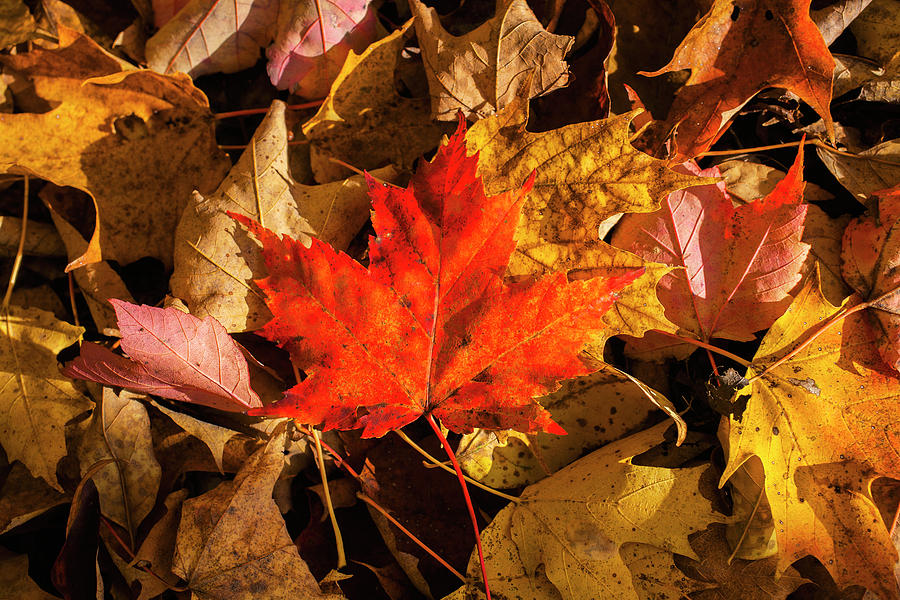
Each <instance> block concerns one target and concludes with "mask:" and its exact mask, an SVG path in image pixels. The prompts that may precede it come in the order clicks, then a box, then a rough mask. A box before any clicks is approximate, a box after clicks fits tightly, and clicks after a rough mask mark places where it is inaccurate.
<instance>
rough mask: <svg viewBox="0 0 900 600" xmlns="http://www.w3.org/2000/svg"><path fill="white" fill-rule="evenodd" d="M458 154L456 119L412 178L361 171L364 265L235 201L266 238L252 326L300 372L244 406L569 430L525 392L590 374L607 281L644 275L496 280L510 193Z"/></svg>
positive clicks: (372, 430)
mask: <svg viewBox="0 0 900 600" xmlns="http://www.w3.org/2000/svg"><path fill="white" fill-rule="evenodd" d="M477 164H478V158H477V156H466V146H465V122H464V121H462V120H461V121H460V125H459V128H458V129H457V131H456V133H455V134H454V135H453V137H451V138H450V140H449V142H448V144H447V145H445V146H443V147H442V148H441V149H439V150H438V152H437V155H436V156H435V158H434V160H433V161H431V162H430V163H423V164H422V166H421V168H419V170H418V172H417V173H416V174H415V175H414V176H413V178H412V180H411V182H410V184H409V187H407V188H406V189H401V188H395V187H386V186H383V185H381V184H378V183H376V182H375V181H374V180H372V179H371V178H369V189H370V195H371V197H372V204H373V208H374V215H373V217H372V223H373V226H374V228H375V231H376V233H377V237H375V238H372V239H370V241H369V258H370V263H369V268H368V269H366V268H365V267H363V266H362V265H360V264H359V263H357V262H355V261H354V260H353V259H352V258H350V257H349V256H347V255H346V254H342V253H339V252H336V251H335V250H333V249H332V248H331V246H329V245H327V244H325V243H323V242H321V241H318V240H316V239H313V241H312V245H311V247H310V248H306V247H304V246H303V245H302V244H301V243H300V242H298V241H296V240H294V239H291V238H290V237H288V236H284V237H282V238H279V237H278V236H277V235H276V234H274V233H273V232H271V231H269V230H268V229H265V228H264V227H262V226H261V225H260V224H259V223H256V222H254V221H251V220H250V219H248V218H246V217H244V216H241V215H236V214H232V215H231V216H232V217H233V218H234V219H236V220H238V221H240V222H241V223H243V224H244V225H246V226H247V227H248V228H249V229H250V231H251V232H252V233H253V234H254V235H255V236H256V237H257V239H259V240H260V241H261V242H262V245H263V255H264V257H265V261H266V266H267V268H268V271H269V277H267V278H266V279H263V280H260V281H258V282H257V283H258V284H259V286H260V288H261V289H262V290H263V291H264V292H265V294H266V298H267V304H268V306H269V309H270V310H271V312H272V314H273V315H274V318H273V319H272V320H271V321H270V322H269V323H268V324H267V325H266V326H265V327H264V328H263V329H262V331H261V333H262V335H264V336H265V337H266V338H268V339H270V340H273V341H275V342H277V343H278V344H279V345H280V346H281V347H283V348H285V349H287V350H288V351H289V352H290V354H291V358H292V360H293V362H294V364H295V366H297V367H298V368H300V369H302V370H304V371H305V372H306V373H307V374H308V377H307V379H305V380H303V381H301V382H300V383H298V384H297V385H296V386H294V387H293V388H291V389H290V390H288V391H287V393H286V394H285V397H284V399H283V400H282V401H281V402H277V403H275V404H273V405H271V406H268V407H265V408H262V409H257V410H254V411H251V414H264V415H273V416H288V417H294V418H296V419H298V420H299V421H302V422H304V423H311V424H320V425H321V426H322V428H323V429H325V430H327V429H355V428H358V427H364V428H365V429H364V431H363V436H365V437H378V436H382V435H384V434H385V433H387V432H388V431H390V430H393V429H398V428H400V427H403V426H404V425H406V424H407V423H410V422H411V421H414V420H415V419H417V418H418V417H420V416H422V415H424V414H433V415H434V416H436V417H438V418H440V419H441V421H442V422H443V423H444V425H445V426H446V427H448V428H449V429H451V430H453V431H457V432H463V431H471V429H472V428H473V427H482V428H489V429H507V428H509V429H516V430H519V431H522V432H538V431H547V432H552V433H565V432H564V431H563V430H562V428H561V427H560V426H559V425H557V424H556V423H554V422H553V421H552V420H551V418H550V415H549V413H548V412H547V411H546V410H544V409H543V408H542V407H541V406H540V405H539V404H538V403H537V402H536V401H535V400H534V398H535V397H537V396H541V395H544V394H546V393H549V392H551V391H553V390H555V389H556V388H557V387H558V382H559V381H560V380H562V379H567V378H570V377H575V376H578V375H583V374H587V373H589V372H591V371H592V370H594V369H592V368H591V367H590V366H589V365H588V364H586V363H585V362H584V361H583V360H582V359H581V358H580V357H579V352H580V350H581V348H582V345H583V344H584V342H585V341H586V340H587V339H588V337H589V336H590V334H591V332H592V331H594V330H597V329H601V328H603V327H604V323H603V321H602V319H601V317H602V316H603V313H605V312H606V310H607V309H608V308H609V306H610V305H611V303H612V301H613V299H614V292H615V291H616V290H619V289H621V288H622V287H624V286H625V285H627V284H628V283H629V282H630V281H632V280H633V279H634V278H635V277H637V276H638V275H639V274H640V272H639V271H636V272H632V273H629V274H627V275H624V276H621V277H617V278H610V279H603V278H594V279H589V280H585V281H571V282H570V281H568V280H567V278H566V275H565V274H564V273H557V274H554V275H550V276H547V277H544V278H542V279H540V280H529V281H517V282H510V281H506V280H504V273H505V271H506V267H507V263H508V262H509V258H510V256H511V254H512V252H513V249H514V248H515V241H514V239H513V236H514V233H515V230H516V225H517V223H518V219H519V211H520V207H521V204H522V201H523V199H524V197H525V194H526V193H527V192H528V191H529V190H530V188H531V186H532V182H533V179H534V178H533V176H532V178H531V179H529V181H528V182H526V183H525V185H524V186H523V188H522V189H521V190H519V192H518V193H512V192H508V193H504V194H500V195H497V196H490V197H487V196H485V194H484V188H483V186H482V183H481V179H480V178H478V177H476V175H475V172H476V168H477Z"/></svg>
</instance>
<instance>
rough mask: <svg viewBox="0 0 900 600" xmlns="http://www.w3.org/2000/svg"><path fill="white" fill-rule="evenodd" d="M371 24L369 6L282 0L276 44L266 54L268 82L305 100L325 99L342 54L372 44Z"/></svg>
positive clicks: (349, 0) (344, 0) (338, 0)
mask: <svg viewBox="0 0 900 600" xmlns="http://www.w3.org/2000/svg"><path fill="white" fill-rule="evenodd" d="M376 22H377V21H376V16H375V6H374V5H373V4H372V3H371V0H310V1H308V2H285V1H284V0H282V2H281V9H280V10H279V11H278V21H277V29H276V32H275V41H274V42H273V43H272V45H271V46H269V49H268V50H266V56H267V57H268V59H269V64H268V65H267V67H266V70H267V71H268V73H269V79H271V81H272V84H273V85H275V86H276V87H277V88H278V89H281V90H284V89H289V88H294V90H293V91H294V93H295V94H298V95H300V96H305V97H307V98H321V97H322V96H325V95H327V94H328V89H329V88H330V87H331V83H332V82H333V81H334V78H335V77H336V76H337V74H338V72H340V70H341V66H342V65H343V64H344V59H346V58H347V54H348V53H349V52H350V51H351V50H353V51H354V52H362V51H363V50H365V49H366V46H368V45H369V44H370V43H372V42H374V41H375V38H376V35H377V34H376V31H375V27H376Z"/></svg>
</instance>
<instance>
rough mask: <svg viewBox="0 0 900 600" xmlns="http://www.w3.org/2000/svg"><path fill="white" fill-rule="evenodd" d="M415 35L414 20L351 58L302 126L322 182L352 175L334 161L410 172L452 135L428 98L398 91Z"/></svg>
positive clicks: (317, 173) (314, 168) (352, 54)
mask: <svg viewBox="0 0 900 600" xmlns="http://www.w3.org/2000/svg"><path fill="white" fill-rule="evenodd" d="M412 34H413V29H412V20H410V21H408V22H407V23H406V24H405V25H403V27H401V28H400V29H398V30H397V31H395V32H394V33H392V34H391V35H389V36H387V37H386V38H384V39H381V40H378V41H377V42H375V43H374V44H372V45H370V46H369V47H368V48H366V49H365V50H364V51H363V53H362V54H357V53H356V52H350V54H349V55H348V56H347V60H346V61H345V62H344V66H343V67H342V68H341V72H340V73H339V74H338V76H337V79H335V80H334V83H333V84H332V85H331V92H330V93H329V94H328V97H327V98H325V103H324V104H322V106H321V107H320V108H319V112H317V113H316V114H315V116H313V118H312V119H310V120H309V121H307V122H306V123H304V125H303V134H304V135H305V136H306V137H307V138H309V141H310V156H311V160H312V167H313V173H315V175H316V180H317V181H319V182H322V183H324V182H328V181H335V180H337V179H343V178H345V177H347V175H348V174H349V173H350V171H348V170H347V169H345V168H344V167H341V166H339V165H336V164H334V163H332V162H330V161H329V160H328V158H329V157H333V158H337V159H340V160H342V161H344V162H346V163H349V164H350V165H352V166H354V167H356V168H358V169H374V168H376V167H381V166H384V165H385V164H388V163H391V164H394V165H397V166H399V167H401V168H408V167H410V166H412V163H413V161H414V160H415V159H417V158H419V156H420V155H422V154H423V153H424V152H426V151H427V150H430V149H431V148H434V147H435V146H437V145H438V142H439V141H440V139H441V134H443V133H449V132H450V131H452V128H451V126H450V125H449V124H447V123H444V124H441V123H436V122H434V121H432V120H431V109H430V108H429V105H428V99H427V98H406V97H403V96H400V95H399V94H397V92H396V90H395V88H394V72H395V71H396V70H397V69H398V67H399V64H400V61H401V60H405V59H403V58H402V57H401V51H402V50H403V48H404V46H405V45H406V43H407V42H408V40H409V38H410V37H412ZM520 183H521V182H520Z"/></svg>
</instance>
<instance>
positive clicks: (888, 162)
mask: <svg viewBox="0 0 900 600" xmlns="http://www.w3.org/2000/svg"><path fill="white" fill-rule="evenodd" d="M801 145H803V146H806V145H811V146H815V147H816V148H821V149H822V150H825V151H826V152H830V153H832V154H837V155H839V156H846V157H847V158H855V159H857V160H868V161H872V162H877V163H881V164H884V165H890V166H892V167H900V162H897V161H893V160H887V159H884V158H878V157H877V156H864V155H860V154H854V153H853V152H846V151H844V150H838V149H837V148H835V147H833V146H829V145H828V144H826V143H825V142H823V141H822V140H818V139H813V140H806V141H801V142H785V143H784V144H772V145H770V146H755V147H753V148H739V149H736V150H710V151H709V152H702V153H700V154H698V155H697V158H705V157H707V156H734V155H735V154H749V153H752V152H766V151H768V150H778V149H781V148H796V147H797V146H801Z"/></svg>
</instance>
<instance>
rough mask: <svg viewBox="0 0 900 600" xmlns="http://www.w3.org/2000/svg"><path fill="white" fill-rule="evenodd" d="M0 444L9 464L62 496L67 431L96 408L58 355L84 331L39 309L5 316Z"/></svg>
mask: <svg viewBox="0 0 900 600" xmlns="http://www.w3.org/2000/svg"><path fill="white" fill-rule="evenodd" d="M0 332H2V337H0V444H3V449H4V450H6V454H7V456H8V457H9V460H11V461H12V460H19V461H21V462H22V463H23V464H24V465H25V466H26V467H28V470H29V471H31V473H32V474H33V475H34V476H36V477H41V478H42V479H44V481H46V482H47V483H48V484H50V486H51V487H53V488H55V489H57V490H59V491H62V487H61V486H60V485H59V483H58V482H57V480H56V464H57V463H58V462H59V460H60V459H61V458H62V457H64V456H65V455H66V453H67V452H66V437H65V430H64V428H63V425H64V424H65V423H66V422H68V421H69V420H70V419H72V418H73V417H75V416H76V415H78V414H79V413H81V412H83V411H85V410H87V409H88V408H89V407H90V405H91V403H90V401H89V400H88V399H87V398H85V397H84V396H82V395H81V394H80V393H79V392H78V390H76V389H75V387H74V386H73V385H72V382H71V381H68V380H67V379H66V378H64V377H60V376H59V375H58V374H57V373H58V367H57V364H56V355H57V354H58V353H59V352H60V351H61V350H62V349H63V348H66V347H68V346H71V345H72V344H74V343H75V342H76V341H78V340H79V339H81V334H82V333H83V332H84V329H82V328H81V327H76V326H74V325H69V324H68V323H64V322H62V321H59V320H57V319H56V318H55V317H54V316H53V315H52V314H50V313H48V312H44V311H42V310H40V309H36V308H20V307H17V306H10V307H9V309H8V310H5V309H4V310H3V312H0Z"/></svg>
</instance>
